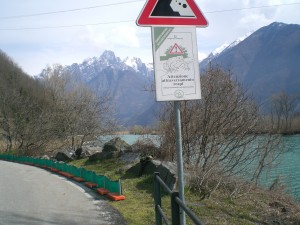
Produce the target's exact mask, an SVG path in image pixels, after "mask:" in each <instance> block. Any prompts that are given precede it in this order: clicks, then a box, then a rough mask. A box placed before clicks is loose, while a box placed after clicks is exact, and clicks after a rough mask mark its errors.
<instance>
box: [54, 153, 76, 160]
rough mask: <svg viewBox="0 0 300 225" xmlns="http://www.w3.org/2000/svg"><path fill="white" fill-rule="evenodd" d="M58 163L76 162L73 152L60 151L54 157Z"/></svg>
mask: <svg viewBox="0 0 300 225" xmlns="http://www.w3.org/2000/svg"><path fill="white" fill-rule="evenodd" d="M54 158H55V159H56V160H57V161H62V162H68V161H72V160H74V152H73V151H59V152H57V153H56V155H55V157H54Z"/></svg>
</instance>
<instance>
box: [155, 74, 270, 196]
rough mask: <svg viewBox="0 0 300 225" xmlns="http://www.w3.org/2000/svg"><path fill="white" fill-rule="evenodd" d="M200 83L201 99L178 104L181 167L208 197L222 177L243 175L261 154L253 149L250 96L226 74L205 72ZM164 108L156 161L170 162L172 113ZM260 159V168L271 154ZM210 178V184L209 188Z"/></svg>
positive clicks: (254, 122) (254, 109)
mask: <svg viewBox="0 0 300 225" xmlns="http://www.w3.org/2000/svg"><path fill="white" fill-rule="evenodd" d="M201 84H202V99H201V100H199V101H188V102H182V103H181V109H182V112H181V116H182V118H181V123H182V124H181V126H182V133H183V137H182V139H183V156H184V159H185V162H186V164H187V166H188V167H190V168H191V167H192V168H193V170H194V171H197V184H198V185H199V187H201V188H203V187H205V189H206V191H207V190H209V191H208V192H211V191H213V190H214V189H215V188H217V187H218V186H219V185H220V184H221V183H222V179H223V178H226V177H227V178H228V177H230V176H232V175H236V174H242V173H243V172H248V171H249V168H252V167H253V166H250V165H253V164H255V163H257V160H258V159H259V156H260V155H261V154H262V153H261V149H260V148H257V147H255V144H256V143H257V141H258V137H257V135H256V134H255V132H256V128H257V124H258V122H259V113H258V107H257V106H256V103H255V102H254V100H253V99H252V97H251V96H250V95H249V93H247V91H245V90H244V89H243V87H242V86H241V85H240V84H239V83H238V82H237V81H235V80H234V79H233V78H232V76H231V73H230V71H228V72H225V71H223V70H221V69H220V68H209V69H208V70H207V71H206V73H205V74H204V75H203V76H202V77H201ZM166 105H167V107H166V108H165V111H164V112H163V114H162V115H163V117H162V118H163V121H164V122H162V124H163V126H162V130H163V141H162V148H161V151H162V156H164V157H165V158H167V159H169V160H174V158H175V157H176V153H175V152H174V149H175V137H174V136H175V135H174V132H171V131H172V130H173V127H174V126H173V125H174V122H173V118H174V116H173V108H172V106H171V105H170V104H166ZM264 154H265V156H264V157H260V159H261V162H260V163H261V164H260V165H261V166H262V165H266V160H267V159H270V158H269V157H267V156H269V155H271V154H272V149H270V148H268V151H265V152H264ZM262 167H263V166H262ZM253 172H254V171H253ZM256 175H257V176H259V175H260V173H256ZM213 177H215V178H216V179H215V180H214V182H213V184H214V185H213V188H211V187H210V185H211V184H212V179H213ZM217 177H218V178H217ZM202 191H203V190H202Z"/></svg>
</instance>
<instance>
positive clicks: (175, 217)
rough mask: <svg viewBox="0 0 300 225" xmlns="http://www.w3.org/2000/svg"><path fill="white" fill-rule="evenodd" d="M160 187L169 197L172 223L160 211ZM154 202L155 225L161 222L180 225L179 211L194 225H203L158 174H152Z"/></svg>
mask: <svg viewBox="0 0 300 225" xmlns="http://www.w3.org/2000/svg"><path fill="white" fill-rule="evenodd" d="M161 187H162V188H163V189H164V190H165V192H166V193H167V194H169V195H171V218H172V223H170V221H169V220H168V218H167V216H166V215H165V213H164V212H163V210H162V206H161ZM154 201H155V220H156V225H162V221H164V222H165V224H167V225H181V224H180V209H181V210H183V211H184V212H185V213H186V214H187V215H188V216H189V217H190V218H191V220H192V221H193V222H194V224H196V225H204V223H203V222H201V221H200V219H199V218H198V217H197V216H196V214H195V213H193V211H191V210H190V209H189V208H188V207H187V206H186V205H185V203H184V202H182V201H181V199H180V198H179V193H178V192H177V191H172V190H171V189H170V188H169V187H168V186H167V185H166V184H165V182H164V181H163V180H162V179H161V178H160V176H159V173H154Z"/></svg>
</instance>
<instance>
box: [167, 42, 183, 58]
mask: <svg viewBox="0 0 300 225" xmlns="http://www.w3.org/2000/svg"><path fill="white" fill-rule="evenodd" d="M169 54H171V55H183V54H184V52H183V51H182V49H181V48H180V47H179V46H178V44H176V43H175V44H174V45H173V47H172V48H171V50H170V52H169Z"/></svg>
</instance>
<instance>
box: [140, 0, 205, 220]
mask: <svg viewBox="0 0 300 225" xmlns="http://www.w3.org/2000/svg"><path fill="white" fill-rule="evenodd" d="M136 23H137V25H138V26H151V27H152V46H153V56H154V71H155V73H154V74H155V84H156V100H157V101H174V111H175V130H176V150H177V172H178V186H179V187H178V188H179V198H180V199H181V200H182V202H184V173H183V156H182V135H181V119H180V101H184V100H194V99H201V88H200V73H199V64H198V48H197V40H196V27H206V26H207V25H208V22H207V20H206V19H205V17H204V16H203V14H202V12H201V11H200V9H199V8H198V6H197V5H196V3H195V0H182V1H180V2H179V1H175V0H171V1H167V0H147V2H146V4H145V6H144V8H143V10H142V11H141V13H140V15H139V17H138V19H137V21H136ZM169 26H171V27H169ZM180 224H181V225H185V213H184V211H183V210H181V216H180Z"/></svg>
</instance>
